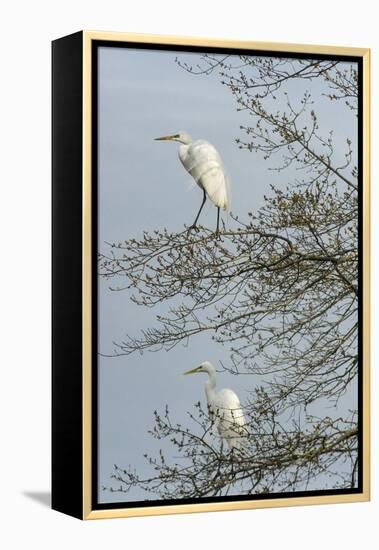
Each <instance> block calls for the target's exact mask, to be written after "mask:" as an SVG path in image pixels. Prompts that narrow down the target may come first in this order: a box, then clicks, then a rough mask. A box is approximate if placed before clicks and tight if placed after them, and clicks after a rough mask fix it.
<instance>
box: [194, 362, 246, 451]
mask: <svg viewBox="0 0 379 550" xmlns="http://www.w3.org/2000/svg"><path fill="white" fill-rule="evenodd" d="M201 372H204V373H206V374H208V379H207V381H206V382H205V395H206V397H207V402H208V406H209V408H210V410H211V412H212V414H213V415H215V423H216V426H217V430H218V433H219V434H220V436H221V437H222V438H223V439H225V440H226V442H227V444H228V445H229V448H230V449H231V450H232V449H240V448H241V447H242V445H243V443H244V438H246V436H247V430H246V427H245V424H246V423H245V417H244V414H243V411H242V408H241V403H240V400H239V399H238V396H237V395H236V394H235V393H234V391H233V390H230V389H222V390H219V391H218V392H217V391H216V390H215V388H216V369H215V368H214V366H213V365H212V364H211V363H210V362H209V361H204V363H202V364H201V365H200V366H199V367H196V368H194V369H191V370H189V371H187V372H185V373H184V374H197V373H201Z"/></svg>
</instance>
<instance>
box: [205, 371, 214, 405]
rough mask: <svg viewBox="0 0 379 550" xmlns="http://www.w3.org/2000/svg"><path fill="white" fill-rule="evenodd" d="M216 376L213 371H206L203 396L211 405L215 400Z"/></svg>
mask: <svg viewBox="0 0 379 550" xmlns="http://www.w3.org/2000/svg"><path fill="white" fill-rule="evenodd" d="M215 387H216V374H215V371H214V369H209V370H208V380H207V381H206V382H205V395H206V396H207V401H208V403H213V402H214V400H215V398H216V392H215Z"/></svg>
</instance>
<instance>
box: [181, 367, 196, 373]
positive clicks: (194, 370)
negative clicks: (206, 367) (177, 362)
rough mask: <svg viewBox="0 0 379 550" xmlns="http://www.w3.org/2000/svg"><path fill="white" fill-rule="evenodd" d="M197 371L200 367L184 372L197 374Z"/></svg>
mask: <svg viewBox="0 0 379 550" xmlns="http://www.w3.org/2000/svg"><path fill="white" fill-rule="evenodd" d="M196 372H199V367H195V368H194V369H191V370H187V371H186V372H183V374H195V373H196Z"/></svg>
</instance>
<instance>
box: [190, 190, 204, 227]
mask: <svg viewBox="0 0 379 550" xmlns="http://www.w3.org/2000/svg"><path fill="white" fill-rule="evenodd" d="M203 193H204V195H203V202H202V203H201V206H200V210H199V211H198V213H197V216H196V218H195V221H194V222H193V224H192V225H191V227H190V229H195V227H196V224H197V220H198V219H199V216H200V213H201V211H202V209H203V206H204V204H205V201H206V200H207V195H206V193H205V190H204V189H203Z"/></svg>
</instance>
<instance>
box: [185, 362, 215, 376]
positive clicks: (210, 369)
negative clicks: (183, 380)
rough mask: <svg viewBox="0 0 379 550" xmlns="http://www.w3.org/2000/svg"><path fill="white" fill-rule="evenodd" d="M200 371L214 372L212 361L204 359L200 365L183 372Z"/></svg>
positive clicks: (193, 372) (195, 372)
mask: <svg viewBox="0 0 379 550" xmlns="http://www.w3.org/2000/svg"><path fill="white" fill-rule="evenodd" d="M200 372H206V373H207V374H214V373H215V372H216V369H215V368H214V366H213V365H212V363H210V362H209V361H204V363H201V365H199V366H198V367H195V368H194V369H191V370H188V371H186V372H184V373H183V374H198V373H200Z"/></svg>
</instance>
